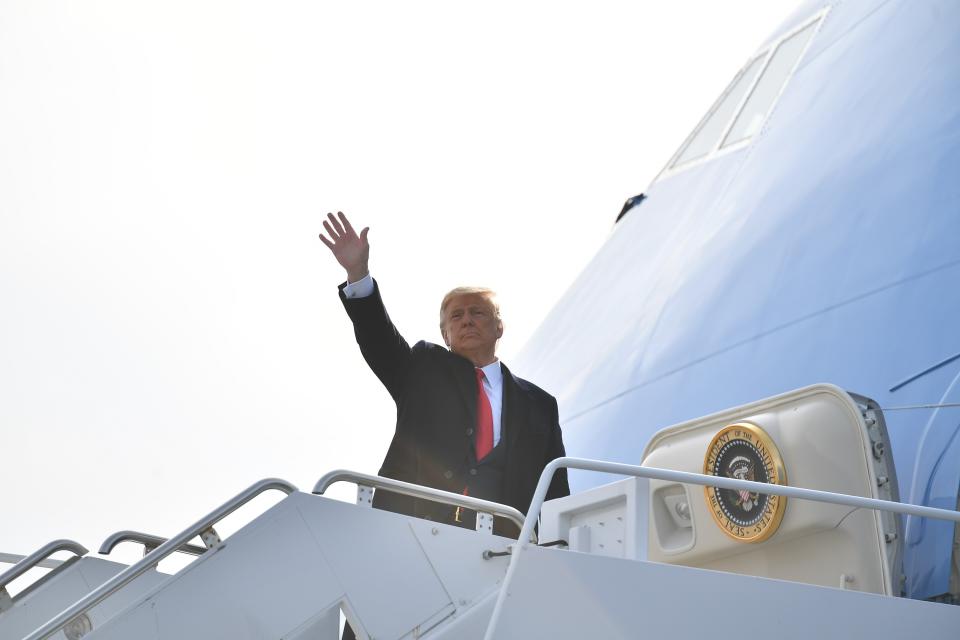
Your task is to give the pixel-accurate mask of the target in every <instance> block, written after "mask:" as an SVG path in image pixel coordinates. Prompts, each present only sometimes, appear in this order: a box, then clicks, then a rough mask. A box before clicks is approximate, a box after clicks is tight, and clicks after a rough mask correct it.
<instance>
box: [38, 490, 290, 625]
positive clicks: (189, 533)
mask: <svg viewBox="0 0 960 640" xmlns="http://www.w3.org/2000/svg"><path fill="white" fill-rule="evenodd" d="M270 489H277V490H279V491H283V492H284V493H286V494H288V495H289V494H291V493H293V492H294V491H296V490H297V488H296V487H295V486H293V485H292V484H290V483H289V482H287V481H286V480H280V479H277V478H267V479H266V480H261V481H260V482H256V483H254V484H252V485H251V486H250V487H248V488H247V489H246V490H244V491H242V492H240V493H238V494H237V495H236V496H234V497H233V498H230V499H229V500H227V501H226V502H224V503H223V504H222V505H220V506H219V507H217V508H216V509H214V510H213V511H211V512H210V513H208V514H207V515H205V516H204V517H202V518H200V519H199V520H197V521H196V522H195V523H193V524H192V525H190V526H189V527H187V528H186V529H184V530H183V531H181V532H180V533H178V534H177V535H175V536H173V537H172V538H170V539H169V540H167V541H166V542H164V543H163V544H161V545H160V546H159V547H157V548H156V549H154V550H153V551H151V552H150V553H148V554H147V555H145V556H144V557H143V558H141V559H140V560H138V561H137V562H135V563H133V564H132V565H130V566H129V567H127V568H126V569H124V570H123V571H121V572H120V573H118V574H117V575H115V576H114V577H113V578H111V579H110V580H107V581H106V582H105V583H103V584H102V585H100V586H99V587H97V588H96V589H94V590H93V591H91V592H90V593H88V594H87V595H86V596H84V597H83V598H81V599H80V600H78V601H77V602H75V603H73V604H72V605H70V606H69V607H67V608H66V609H64V610H63V611H61V612H60V613H59V614H57V616H56V617H54V618H52V619H51V620H49V621H48V622H47V623H46V624H45V625H43V626H42V627H40V628H39V629H37V630H36V631H34V632H33V633H31V634H30V635H29V636H27V637H26V638H24V640H42V639H43V638H47V637H49V636H51V635H53V634H54V633H56V632H57V631H59V630H60V628H61V627H63V626H64V625H66V624H67V623H69V622H70V621H71V620H73V619H74V618H75V617H76V616H78V615H80V614H81V613H83V612H85V611H86V610H87V609H89V608H90V607H93V606H95V605H97V604H98V603H100V602H101V601H102V600H104V599H105V598H107V597H109V596H110V595H112V594H113V593H115V592H116V591H118V590H119V589H121V588H123V586H124V585H126V584H127V583H129V582H130V581H131V580H133V579H135V578H137V577H138V576H140V575H141V574H143V573H145V572H146V571H148V570H150V569H151V568H153V567H154V566H155V565H156V564H157V563H158V562H160V561H161V560H163V559H164V558H166V557H167V556H169V555H170V554H172V553H174V552H175V551H177V550H178V549H180V547H181V546H183V545H184V544H185V543H186V542H187V541H189V540H191V539H193V538H194V537H195V536H198V535H200V534H201V533H203V532H205V531H207V530H208V529H210V528H211V527H212V526H213V525H214V524H216V523H217V522H219V521H220V520H222V519H223V518H224V517H226V516H228V515H229V514H231V513H233V512H234V511H236V510H237V509H239V508H240V507H242V506H243V505H244V504H246V503H247V502H250V500H252V499H253V498H255V497H257V496H258V495H260V494H261V493H263V492H264V491H269V490H270Z"/></svg>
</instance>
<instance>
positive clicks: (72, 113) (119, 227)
mask: <svg viewBox="0 0 960 640" xmlns="http://www.w3.org/2000/svg"><path fill="white" fill-rule="evenodd" d="M794 4H795V3H794V2H773V1H771V0H755V1H747V0H738V1H735V2H734V1H731V2H714V1H702V2H694V1H689V0H683V1H681V0H671V1H670V2H665V1H664V2H657V3H652V2H649V3H644V2H589V3H587V2H583V3H577V4H574V3H562V2H544V3H533V2H530V3H525V2H518V1H516V0H514V1H512V2H486V3H473V4H467V3H455V2H449V1H444V2H429V3H428V2H374V3H331V2H319V1H314V2H258V3H254V2H238V1H236V0H231V1H229V2H226V1H225V2H207V1H196V0H192V1H189V2H169V1H168V2H152V3H147V2H131V1H129V0H116V1H112V2H111V1H100V2H95V1H85V2H75V1H63V2H48V1H43V0H0V483H2V486H3V499H2V507H0V552H9V553H21V554H25V553H29V552H30V551H32V550H34V549H36V548H37V547H39V546H40V545H42V544H43V543H45V542H48V541H50V540H53V539H56V538H72V539H75V540H77V541H79V542H81V543H83V544H85V545H86V546H88V547H90V548H91V549H96V548H97V547H98V546H99V544H100V542H101V541H102V540H103V538H105V537H106V536H107V535H108V534H110V533H112V532H114V531H117V530H120V529H138V530H143V531H147V532H151V533H155V534H158V535H164V536H169V535H173V534H174V533H176V532H178V531H179V530H181V529H182V528H183V527H185V526H186V525H188V524H190V523H191V522H193V521H194V520H196V519H197V518H199V517H200V516H202V515H203V514H204V513H206V512H208V511H210V510H211V509H213V508H214V507H215V506H217V505H218V504H220V503H221V502H223V501H224V500H226V499H227V498H228V497H230V496H232V495H233V494H235V493H237V492H239V491H240V490H242V489H243V488H245V487H246V486H247V485H249V484H250V483H252V482H254V481H255V480H258V479H260V478H264V477H268V476H277V477H281V478H284V479H287V480H289V481H291V482H293V483H294V484H296V485H297V486H299V487H300V488H301V489H303V490H307V491H309V490H310V488H311V487H312V486H313V483H314V482H315V481H316V480H317V479H318V478H319V477H320V476H321V475H323V474H324V473H325V472H327V471H329V470H331V469H334V468H350V469H356V470H360V471H364V472H368V473H375V472H376V471H377V469H378V468H379V464H380V461H381V459H382V457H383V454H384V452H385V450H386V447H387V444H388V443H389V439H390V436H391V434H392V429H393V406H392V403H391V401H390V399H389V397H388V396H387V394H386V392H385V391H383V389H382V388H381V387H380V386H379V383H378V382H377V380H376V378H375V377H374V376H373V374H371V373H370V372H369V371H368V370H367V369H366V366H365V364H364V363H363V361H362V359H361V358H360V355H359V352H358V350H357V348H356V345H355V343H354V341H353V334H352V330H351V327H350V324H349V322H348V320H347V318H346V316H345V314H344V313H343V310H342V307H341V305H340V302H339V300H338V298H337V296H336V285H337V284H338V283H339V282H340V281H341V280H342V279H343V273H342V270H341V269H340V267H339V266H338V265H337V264H336V262H335V261H334V260H333V259H332V258H331V257H330V256H329V254H328V251H327V249H326V248H325V247H324V246H323V245H322V244H321V243H320V241H319V240H318V239H317V234H318V233H319V232H320V230H321V219H322V216H323V215H324V214H325V213H326V212H327V211H336V210H343V211H345V212H347V214H348V215H349V216H350V217H351V219H352V220H353V221H354V223H355V224H356V225H357V227H358V228H360V227H361V226H364V225H369V226H370V227H371V231H370V242H371V246H372V254H371V269H372V271H373V273H374V276H375V277H376V278H377V279H378V280H379V281H380V284H381V288H382V290H383V295H384V298H385V300H386V303H387V305H388V308H389V309H390V311H391V314H392V316H393V318H394V321H395V322H396V323H397V325H398V326H399V327H400V329H401V331H402V332H404V334H405V335H406V336H407V337H408V339H410V340H411V342H412V341H415V340H417V339H421V338H425V339H429V340H433V341H437V342H439V341H440V336H439V331H438V329H437V308H438V305H439V299H440V297H441V296H442V294H443V293H444V292H445V291H446V290H448V289H450V288H451V287H453V286H456V285H459V284H481V285H487V286H491V287H493V288H495V289H497V290H498V291H499V292H500V302H501V305H502V307H503V311H504V318H505V323H506V333H505V336H504V339H503V340H502V342H501V347H500V355H501V357H502V359H503V360H504V361H505V362H507V363H508V364H509V363H510V358H511V355H513V354H516V353H517V351H518V350H519V349H520V348H521V347H522V345H523V343H524V341H525V340H526V339H527V338H528V337H529V336H530V334H531V333H532V332H533V331H534V330H535V329H536V327H537V325H538V323H539V322H540V320H541V319H542V318H543V317H544V316H545V315H546V314H548V313H549V311H550V308H551V306H552V305H553V304H554V303H555V302H556V300H557V299H558V298H559V297H560V296H561V295H562V294H563V292H564V290H565V289H566V287H567V286H568V285H569V283H570V282H571V281H572V279H573V278H574V277H575V276H576V275H577V273H578V272H579V271H580V270H581V269H582V268H583V267H584V265H585V264H586V263H587V261H588V260H589V259H590V257H591V256H592V255H593V254H594V252H595V251H596V250H597V249H598V248H599V247H600V245H601V244H602V243H603V241H604V239H605V238H606V236H607V234H608V233H609V232H610V230H611V228H612V225H613V222H614V219H615V217H616V215H617V213H618V212H619V210H620V207H621V205H622V204H623V201H624V200H625V199H626V198H627V197H629V196H632V195H635V194H637V193H640V192H641V191H643V190H644V189H645V188H646V187H647V185H648V184H649V183H650V181H651V180H652V179H653V178H654V176H655V175H656V173H657V172H658V171H659V170H660V168H661V167H662V166H663V164H665V163H666V161H667V160H668V159H669V157H670V156H671V154H672V153H673V152H674V151H675V150H676V148H677V147H678V146H679V145H680V143H681V142H682V141H683V139H684V138H685V137H686V135H687V134H688V133H689V132H690V130H691V129H692V128H693V127H694V125H696V123H697V121H698V120H699V119H700V117H701V116H702V115H703V113H704V112H705V111H706V110H707V109H708V108H709V106H710V104H711V103H712V102H713V100H714V99H715V98H716V97H717V96H718V95H719V93H720V92H721V91H722V90H723V88H724V87H725V86H726V84H727V83H728V82H729V80H730V79H731V78H732V77H733V75H734V74H735V73H736V71H737V70H738V69H739V68H740V67H741V66H742V64H743V63H744V62H746V60H747V58H748V56H749V55H750V54H751V53H752V52H753V51H754V50H755V49H756V48H757V47H759V45H760V44H761V43H762V42H763V40H764V39H765V38H766V37H767V36H768V35H769V34H770V33H771V32H772V31H773V30H774V29H775V28H776V27H777V26H778V25H779V23H780V22H781V21H782V19H784V18H785V17H786V16H787V15H788V14H789V13H790V10H791V8H792V6H793V5H794ZM519 373H520V374H521V375H522V373H523V372H519ZM561 418H562V416H561ZM561 421H562V420H561ZM570 453H571V454H573V455H576V452H575V451H571V452H570ZM352 492H353V488H352V487H341V488H340V489H339V490H338V493H336V494H335V495H338V496H348V495H352ZM260 508H262V507H260ZM256 512H257V509H256V508H253V509H252V511H249V512H248V513H247V515H246V516H242V514H238V515H237V517H238V518H240V521H238V522H240V524H242V521H245V520H249V519H250V518H252V517H254V515H255V514H256ZM126 557H127V561H129V560H130V559H132V558H135V557H136V553H134V554H132V556H130V555H129V554H128V555H127V556H126ZM2 569H3V565H0V570H2Z"/></svg>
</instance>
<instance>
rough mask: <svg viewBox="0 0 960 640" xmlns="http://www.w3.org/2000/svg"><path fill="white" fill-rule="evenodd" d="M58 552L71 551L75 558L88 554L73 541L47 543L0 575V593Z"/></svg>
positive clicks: (81, 546) (85, 549) (84, 548)
mask: <svg viewBox="0 0 960 640" xmlns="http://www.w3.org/2000/svg"><path fill="white" fill-rule="evenodd" d="M58 551H72V552H73V553H74V554H75V555H77V556H85V555H87V553H88V552H87V548H86V547H84V546H83V545H82V544H80V543H79V542H74V541H73V540H54V541H53V542H48V543H47V544H45V545H43V546H42V547H40V548H39V549H37V550H36V551H34V552H33V553H31V554H30V555H28V556H26V557H25V558H24V559H23V560H21V561H20V562H18V563H17V564H15V565H13V566H12V567H11V568H9V569H7V570H6V571H4V572H3V574H0V591H2V590H4V589H6V588H7V585H8V584H10V583H11V582H13V581H14V580H16V579H17V578H19V577H20V576H22V575H23V574H25V573H26V572H27V571H30V569H33V568H34V567H36V566H38V565H39V564H40V563H41V562H42V561H44V560H46V559H47V558H49V557H50V556H52V555H53V554H55V553H57V552H58Z"/></svg>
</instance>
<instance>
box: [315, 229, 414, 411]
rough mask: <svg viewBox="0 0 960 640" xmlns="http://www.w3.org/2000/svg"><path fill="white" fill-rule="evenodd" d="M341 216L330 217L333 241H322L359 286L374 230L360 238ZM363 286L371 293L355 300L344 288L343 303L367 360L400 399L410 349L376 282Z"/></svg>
mask: <svg viewBox="0 0 960 640" xmlns="http://www.w3.org/2000/svg"><path fill="white" fill-rule="evenodd" d="M337 216H338V218H339V219H338V218H335V217H334V216H333V214H330V213H328V214H327V220H324V222H323V227H324V228H325V229H326V230H327V233H328V234H329V236H330V238H329V239H327V238H326V237H325V236H324V235H323V234H322V233H321V234H320V239H321V240H322V241H323V244H325V245H327V248H328V249H330V252H331V253H332V254H333V256H334V257H335V258H336V259H337V262H339V263H340V266H342V267H343V268H344V269H345V270H346V272H347V282H348V283H352V284H355V283H357V282H360V281H361V280H363V279H364V278H365V277H366V276H367V275H368V274H369V273H370V271H369V269H368V265H367V263H368V261H369V259H370V243H369V242H367V232H368V231H369V230H370V228H369V227H365V228H364V229H363V231H361V232H360V235H357V232H356V231H354V229H353V225H351V224H350V221H349V220H347V216H345V215H343V213H342V212H337ZM362 284H363V286H364V287H367V286H369V290H368V291H365V292H363V293H355V294H353V295H351V296H348V295H347V291H345V289H346V283H344V284H343V285H341V286H340V300H341V301H342V302H343V306H344V308H345V309H346V311H347V315H349V316H350V320H351V322H353V333H354V335H355V336H356V338H357V344H358V345H359V346H360V353H362V354H363V358H364V360H366V361H367V364H368V365H369V366H370V368H371V369H372V370H373V372H374V373H375V374H376V375H377V377H378V378H380V381H381V382H382V383H383V385H384V386H385V387H386V388H387V391H389V392H390V395H391V396H393V398H394V399H397V398H399V397H400V393H401V390H402V387H403V381H404V379H405V377H406V371H407V367H408V366H409V364H410V346H409V344H407V341H406V340H404V338H403V336H401V335H400V332H399V331H397V328H396V327H395V326H394V324H393V321H391V320H390V316H389V315H388V314H387V310H386V308H385V307H384V306H383V300H382V299H381V298H380V290H379V288H378V287H377V284H376V282H374V281H372V280H371V281H369V282H368V283H362Z"/></svg>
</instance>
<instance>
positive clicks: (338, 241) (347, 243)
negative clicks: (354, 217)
mask: <svg viewBox="0 0 960 640" xmlns="http://www.w3.org/2000/svg"><path fill="white" fill-rule="evenodd" d="M337 216H338V217H339V220H338V219H337V218H336V217H334V215H333V214H332V213H328V214H327V219H326V220H324V221H323V228H324V229H326V230H327V233H328V234H329V235H330V239H329V240H328V239H327V238H326V237H325V236H324V235H323V234H322V233H321V234H320V240H321V241H322V242H323V244H325V245H327V248H328V249H330V252H331V253H332V254H333V257H334V258H336V259H337V262H339V263H340V266H341V267H343V268H344V269H345V270H346V272H347V282H359V281H360V280H362V279H363V278H364V276H366V275H367V274H368V273H370V268H369V261H370V243H369V242H368V241H367V233H368V232H369V231H370V227H364V228H363V231H361V232H360V235H357V232H356V231H354V230H353V225H352V224H350V221H349V220H347V216H345V215H343V212H342V211H338V212H337Z"/></svg>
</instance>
